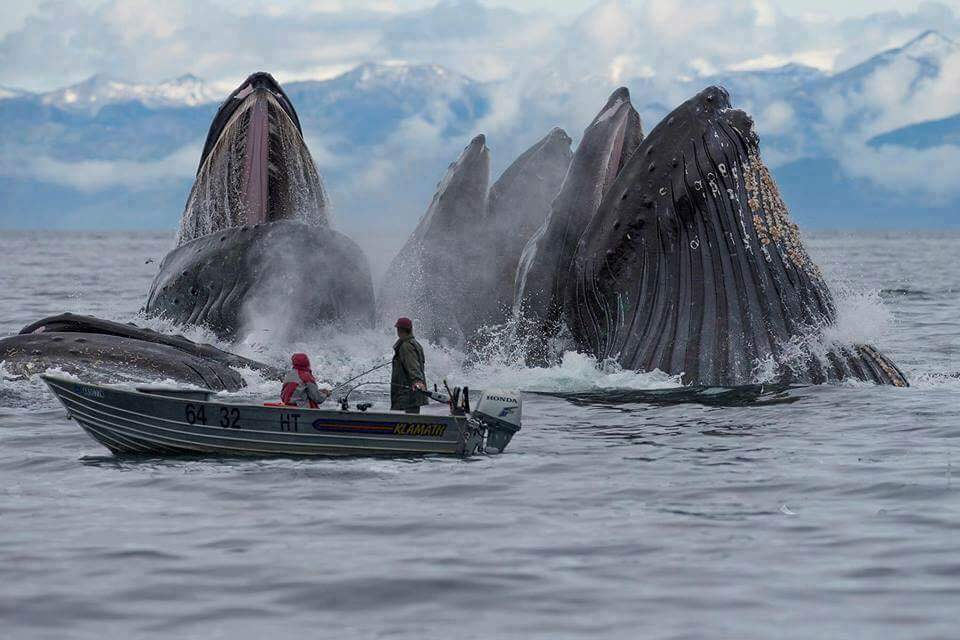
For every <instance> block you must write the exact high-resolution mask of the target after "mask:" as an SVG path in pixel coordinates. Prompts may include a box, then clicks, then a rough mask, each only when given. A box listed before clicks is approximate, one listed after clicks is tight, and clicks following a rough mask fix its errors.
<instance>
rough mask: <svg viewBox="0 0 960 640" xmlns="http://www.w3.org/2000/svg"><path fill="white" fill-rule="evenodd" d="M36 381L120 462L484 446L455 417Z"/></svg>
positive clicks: (464, 450)
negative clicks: (219, 399) (130, 457)
mask: <svg viewBox="0 0 960 640" xmlns="http://www.w3.org/2000/svg"><path fill="white" fill-rule="evenodd" d="M41 377H42V378H43V381H44V382H45V383H46V384H47V386H48V387H49V388H50V390H51V391H52V392H53V394H54V395H55V396H56V397H57V399H58V400H59V401H60V402H61V403H62V404H63V406H64V408H65V409H66V410H67V415H68V416H69V417H70V418H72V419H74V420H75V421H76V422H77V423H78V424H79V425H80V426H81V427H82V428H83V429H84V430H85V431H86V432H87V433H88V434H89V435H90V436H91V437H93V439H94V440H96V441H97V442H99V443H100V444H102V445H103V446H105V447H106V448H107V449H109V450H110V451H112V452H113V453H115V454H119V455H227V456H243V455H246V456H260V457H263V456H343V455H351V456H357V455H364V456H365V455H388V456H398V455H424V454H446V455H457V456H468V455H471V454H473V453H475V452H476V451H477V450H478V448H479V447H480V446H481V445H482V441H483V429H482V428H480V427H479V426H477V425H475V424H474V423H472V422H471V421H470V420H468V419H467V418H465V417H462V416H452V415H430V414H405V413H394V412H377V413H367V412H361V411H338V410H326V409H303V408H298V407H284V406H281V407H275V406H261V405H249V404H228V403H223V402H215V401H210V400H209V399H203V396H204V394H202V393H200V394H197V395H195V396H194V397H189V396H179V397H178V395H177V394H176V392H172V393H171V395H163V393H164V392H163V391H160V390H150V391H149V392H144V391H139V390H136V391H134V390H126V389H117V388H112V387H106V386H102V385H96V384H88V383H83V382H78V381H76V380H70V379H67V378H61V377H58V376H51V375H43V376H41Z"/></svg>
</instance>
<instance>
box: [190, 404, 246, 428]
mask: <svg viewBox="0 0 960 640" xmlns="http://www.w3.org/2000/svg"><path fill="white" fill-rule="evenodd" d="M183 414H184V415H183V417H184V418H185V419H186V421H187V423H188V424H198V423H199V424H207V407H206V405H202V404H201V405H195V404H188V405H186V406H185V407H184V409H183ZM220 426H221V427H223V428H224V429H239V428H240V409H238V408H237V407H220Z"/></svg>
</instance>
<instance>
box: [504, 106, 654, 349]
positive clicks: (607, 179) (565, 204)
mask: <svg viewBox="0 0 960 640" xmlns="http://www.w3.org/2000/svg"><path fill="white" fill-rule="evenodd" d="M642 140H643V129H642V127H641V124H640V115H639V114H638V113H637V111H636V109H634V108H633V105H632V104H631V103H630V92H629V91H628V90H627V88H626V87H620V88H619V89H617V90H616V91H614V92H613V93H612V94H611V95H610V98H609V99H608V100H607V103H606V104H605V105H604V106H603V108H602V109H601V110H600V112H599V113H598V114H597V116H596V117H595V118H594V119H593V121H591V122H590V124H589V125H588V126H587V128H586V130H584V132H583V137H582V138H581V140H580V144H579V145H578V146H577V150H576V152H575V153H574V154H573V159H572V161H571V162H570V167H569V169H568V171H567V172H566V176H565V177H564V179H563V183H562V185H561V187H560V190H559V193H558V194H557V195H556V198H555V199H554V200H553V202H552V206H551V209H550V213H549V215H548V216H547V218H546V220H545V221H544V222H543V224H542V226H541V227H540V228H539V229H538V230H537V232H536V233H534V234H533V236H532V237H530V239H529V241H528V242H527V244H526V246H525V247H524V248H523V251H522V254H521V257H520V260H519V265H518V268H517V272H516V279H515V291H514V302H513V304H514V311H515V313H517V314H519V315H520V316H521V317H522V318H523V319H524V321H525V322H524V324H525V325H528V326H529V328H530V329H532V331H531V335H530V336H528V337H527V343H528V344H527V349H528V359H529V360H530V361H531V363H537V364H542V363H543V362H544V361H545V360H546V359H547V355H548V354H547V353H546V351H547V343H546V341H545V340H544V338H547V337H549V336H551V335H553V334H555V333H556V332H557V331H558V330H559V328H560V324H561V323H562V320H563V307H564V304H565V303H566V300H565V299H564V290H563V283H564V282H565V281H566V274H567V271H568V269H569V267H570V263H571V261H572V260H573V254H574V251H575V250H576V247H577V240H578V239H579V238H580V234H581V233H583V230H584V229H585V228H586V226H587V224H588V223H589V222H590V220H591V219H592V218H593V215H594V214H595V213H596V211H597V207H599V206H600V201H601V200H602V199H603V196H604V195H605V194H606V193H607V191H608V190H609V189H610V186H611V185H612V184H613V182H614V180H616V178H617V176H618V175H619V173H620V171H621V170H622V169H623V167H624V165H625V164H626V162H627V160H628V159H629V158H630V157H631V156H632V155H633V153H634V151H635V150H636V149H637V146H638V145H639V144H640V142H641V141H642Z"/></svg>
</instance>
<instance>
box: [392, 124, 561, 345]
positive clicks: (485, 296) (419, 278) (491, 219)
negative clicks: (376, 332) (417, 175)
mask: <svg viewBox="0 0 960 640" xmlns="http://www.w3.org/2000/svg"><path fill="white" fill-rule="evenodd" d="M570 158H571V152H570V137H569V136H568V135H567V134H566V133H565V132H564V131H563V130H562V129H559V128H555V129H553V130H551V131H550V132H549V133H548V134H547V135H546V136H544V137H543V138H542V139H540V140H539V141H538V142H536V143H535V144H534V145H533V146H532V147H530V148H529V149H528V150H526V151H525V152H524V153H522V154H521V155H520V156H519V157H518V158H517V159H516V160H515V161H514V162H513V163H511V165H510V166H509V167H507V169H506V170H505V171H504V172H503V174H501V176H500V177H499V178H498V179H497V181H496V182H495V183H494V184H493V186H492V187H491V186H489V182H490V151H489V149H488V148H487V146H486V138H485V137H484V136H483V135H482V134H481V135H478V136H476V137H475V138H474V139H473V140H471V142H470V144H468V145H467V147H466V148H465V149H464V150H463V153H461V154H460V157H459V158H458V159H457V160H456V161H455V162H454V163H452V164H451V165H450V167H449V169H448V170H447V173H446V175H445V176H444V178H443V179H442V180H441V181H440V183H439V185H438V186H437V191H436V193H435V194H434V196H433V200H432V202H431V203H430V206H429V208H428V209H427V211H426V213H425V214H424V215H423V217H422V218H421V220H420V222H419V224H418V225H417V228H416V229H415V230H414V232H413V234H412V235H411V237H410V239H409V240H408V241H407V243H406V244H405V245H404V247H403V248H402V249H401V250H400V252H399V253H398V254H397V256H396V257H395V258H394V260H393V262H392V263H391V265H390V268H389V270H388V271H387V274H386V276H385V280H384V283H383V284H382V286H381V288H380V295H379V302H380V308H381V315H382V317H385V318H389V317H393V316H397V315H407V314H410V315H414V316H417V317H418V320H419V323H418V324H419V327H420V328H419V329H418V332H419V333H420V335H422V336H424V337H426V338H428V339H431V340H434V341H445V342H447V343H450V344H454V345H457V346H464V345H465V344H466V343H468V342H470V341H472V340H473V339H474V338H475V337H476V336H477V332H478V331H479V330H480V329H482V328H483V327H485V326H489V325H496V324H500V323H503V322H504V321H505V320H506V319H507V317H508V315H509V311H510V309H511V307H512V304H513V286H514V278H515V273H516V269H517V264H518V262H519V259H520V253H521V251H522V249H523V246H524V244H525V243H526V241H527V239H528V238H529V237H530V236H531V235H532V234H533V233H534V231H535V230H536V229H537V228H538V227H539V226H540V224H541V223H542V222H543V220H544V218H545V217H546V215H547V211H548V210H549V206H550V201H551V200H552V199H553V197H554V195H555V194H556V192H557V190H558V188H559V186H560V184H561V182H562V180H563V176H564V175H565V174H566V172H567V168H568V166H569V164H570Z"/></svg>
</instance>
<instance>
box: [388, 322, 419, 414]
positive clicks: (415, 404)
mask: <svg viewBox="0 0 960 640" xmlns="http://www.w3.org/2000/svg"><path fill="white" fill-rule="evenodd" d="M394 326H395V327H396V328H397V338H398V339H397V342H396V344H394V345H393V373H392V374H391V375H390V408H391V409H392V410H394V411H406V412H407V413H420V407H422V406H423V405H425V404H427V397H426V395H425V394H424V393H422V392H423V391H426V389H427V380H426V376H424V374H423V368H424V358H423V347H421V346H420V343H419V342H417V339H416V338H414V337H413V321H412V320H410V318H400V319H398V320H397V323H396V325H394Z"/></svg>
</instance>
